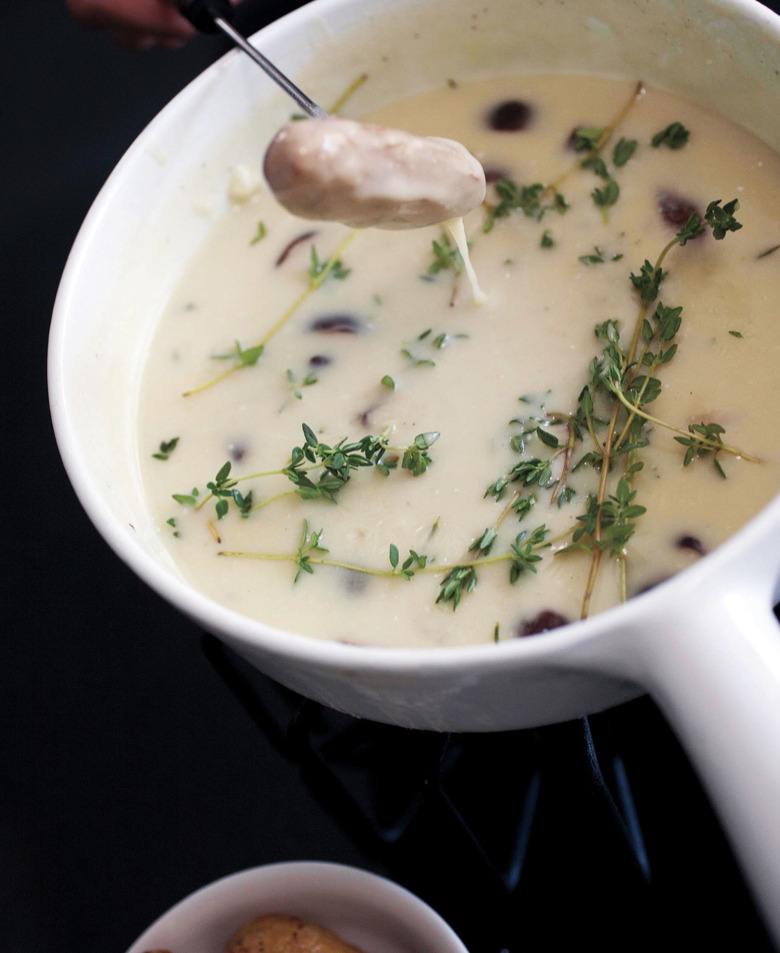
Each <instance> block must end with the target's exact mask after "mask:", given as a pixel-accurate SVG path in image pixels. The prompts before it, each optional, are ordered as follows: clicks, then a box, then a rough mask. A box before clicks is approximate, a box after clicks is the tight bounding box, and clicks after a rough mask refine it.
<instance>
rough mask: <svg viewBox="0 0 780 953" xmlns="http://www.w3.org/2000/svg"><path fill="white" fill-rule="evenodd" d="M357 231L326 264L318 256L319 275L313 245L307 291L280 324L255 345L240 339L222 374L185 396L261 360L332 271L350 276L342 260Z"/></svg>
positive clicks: (202, 389) (341, 275) (186, 392)
mask: <svg viewBox="0 0 780 953" xmlns="http://www.w3.org/2000/svg"><path fill="white" fill-rule="evenodd" d="M357 234H358V232H357V231H353V232H350V234H349V235H348V236H347V237H346V238H345V239H344V241H343V242H342V243H341V244H340V245H339V247H338V248H337V249H336V251H335V252H334V253H333V254H332V255H331V256H330V258H328V259H327V261H326V262H325V263H324V264H322V263H320V262H319V259H317V273H316V274H315V275H312V273H311V271H312V269H314V261H315V258H316V254H317V253H316V249H315V248H314V246H313V245H312V267H311V269H310V272H309V283H308V286H307V288H306V290H305V291H304V292H303V294H301V295H300V296H299V297H298V298H297V300H296V301H294V302H293V304H292V305H291V306H290V307H289V308H288V309H287V311H285V312H284V314H283V315H282V316H281V318H279V320H278V321H277V322H276V324H274V325H273V326H272V327H271V328H270V329H269V330H268V331H267V332H266V333H265V335H264V336H263V337H262V339H261V340H260V341H258V343H257V344H255V345H254V346H253V347H250V348H246V349H242V348H241V347H240V345H239V344H238V342H236V351H235V352H234V353H233V354H232V355H228V356H229V357H233V358H234V362H233V364H231V366H230V367H229V368H228V369H227V370H226V371H223V372H222V373H221V374H218V375H217V376H216V377H214V378H212V379H211V380H209V381H206V383H205V384H200V385H199V386H198V387H193V388H191V389H190V390H188V391H185V392H184V394H183V395H182V396H183V397H191V396H192V395H193V394H199V393H201V392H202V391H204V390H207V389H208V388H210V387H213V386H214V385H215V384H219V383H220V381H223V380H225V378H226V377H229V376H230V375H231V374H233V373H235V372H236V371H238V370H241V369H242V368H245V367H252V366H254V365H255V364H257V362H258V360H259V358H260V357H261V356H262V355H263V353H264V352H265V347H266V345H267V344H268V342H269V341H270V340H271V338H273V336H274V335H275V334H276V333H277V332H278V331H279V330H281V328H282V327H284V325H285V324H286V323H287V322H288V321H289V320H290V318H291V317H292V316H293V315H294V314H295V312H296V311H297V310H298V309H299V308H300V307H301V305H302V304H303V303H304V302H305V301H306V300H307V299H308V298H309V297H310V296H311V295H312V294H314V292H315V291H316V290H317V289H318V288H319V287H320V286H321V285H322V284H323V282H324V281H325V279H326V278H327V277H328V275H330V273H331V271H333V270H334V269H335V270H336V271H337V276H340V277H342V278H344V277H346V275H347V274H348V273H349V271H348V270H347V269H344V268H343V266H342V264H341V256H342V255H343V254H344V252H345V251H346V250H347V248H348V247H349V246H350V244H351V243H352V242H353V241H354V239H355V237H356V236H357ZM320 266H321V267H320Z"/></svg>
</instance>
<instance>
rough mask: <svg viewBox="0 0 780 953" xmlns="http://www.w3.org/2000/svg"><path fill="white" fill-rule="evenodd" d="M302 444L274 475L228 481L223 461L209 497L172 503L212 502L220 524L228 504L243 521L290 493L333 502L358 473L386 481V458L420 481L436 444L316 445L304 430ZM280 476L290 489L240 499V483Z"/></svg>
mask: <svg viewBox="0 0 780 953" xmlns="http://www.w3.org/2000/svg"><path fill="white" fill-rule="evenodd" d="M302 430H303V438H304V439H303V442H302V443H301V444H300V445H299V446H296V447H293V449H292V451H291V453H290V460H289V462H288V464H287V465H286V466H284V467H281V468H279V469H276V470H265V471H262V472H260V473H249V474H246V475H244V476H241V477H234V476H233V475H232V463H231V462H230V461H227V462H226V463H225V464H223V466H222V467H220V469H219V470H218V472H217V474H216V476H215V477H214V479H213V480H210V481H208V482H207V483H206V490H207V491H208V493H207V494H206V495H204V496H201V495H200V493H199V491H198V490H197V488H195V489H193V490H192V492H191V493H176V494H174V495H173V499H174V500H176V502H177V503H181V504H182V505H184V506H192V507H195V509H196V510H200V509H202V508H203V507H204V506H206V504H207V503H209V502H210V501H211V500H215V501H216V503H215V512H216V516H217V519H218V520H220V519H222V518H223V517H224V516H226V515H227V513H228V510H229V507H230V503H231V502H233V503H234V504H235V506H236V507H237V509H238V511H239V512H240V514H241V516H242V517H247V516H249V515H250V514H251V513H252V512H254V511H255V510H258V509H261V508H263V507H265V506H268V504H269V503H271V502H274V501H275V500H278V499H281V498H282V497H285V496H289V495H290V494H292V493H294V494H297V495H298V496H299V497H300V498H301V499H302V500H318V499H322V500H327V501H329V502H331V503H335V502H336V497H337V495H338V494H339V492H340V491H341V490H342V489H343V487H344V486H345V485H346V484H347V483H348V482H349V480H350V479H351V477H352V475H353V473H354V472H355V471H357V470H361V469H365V468H370V467H374V468H376V469H377V470H378V471H379V472H381V473H383V474H385V475H387V474H389V472H390V470H391V469H393V468H394V461H388V460H385V455H386V454H387V453H388V452H393V453H399V454H401V468H402V469H404V470H407V471H408V472H409V473H410V474H411V475H412V476H415V477H417V476H421V475H422V474H423V473H425V472H426V471H427V469H428V468H429V467H430V466H431V464H432V462H433V461H432V458H431V455H430V453H429V450H430V448H431V447H432V446H433V444H434V443H435V442H436V441H437V440H438V439H439V436H440V435H439V433H438V432H437V431H430V432H428V433H421V434H418V435H417V436H416V437H415V438H414V440H413V441H412V442H411V443H410V444H408V445H407V446H392V445H391V444H390V443H389V441H388V438H387V436H386V435H384V434H380V435H378V436H373V435H367V436H365V437H361V438H360V439H359V440H348V439H347V438H346V437H345V438H343V439H342V440H339V441H338V442H337V443H336V444H334V445H330V444H326V443H323V442H322V441H321V440H319V439H318V437H317V435H316V434H315V433H314V431H313V430H312V428H311V427H310V426H309V425H308V424H303V425H302ZM271 476H284V477H286V478H287V479H288V480H289V482H290V483H292V484H293V486H294V487H295V489H294V490H287V491H286V492H282V493H279V494H277V495H276V496H273V497H269V498H267V499H265V500H261V501H260V502H258V503H255V502H254V501H253V498H252V493H251V491H250V492H249V493H247V494H246V495H244V494H242V493H241V491H240V490H239V489H238V487H237V484H238V483H239V482H241V481H244V482H245V481H248V480H257V479H260V478H262V477H271Z"/></svg>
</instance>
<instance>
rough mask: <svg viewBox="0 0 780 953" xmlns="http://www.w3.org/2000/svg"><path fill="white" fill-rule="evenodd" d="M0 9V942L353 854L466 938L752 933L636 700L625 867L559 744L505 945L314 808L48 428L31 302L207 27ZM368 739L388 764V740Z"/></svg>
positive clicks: (689, 940)
mask: <svg viewBox="0 0 780 953" xmlns="http://www.w3.org/2000/svg"><path fill="white" fill-rule="evenodd" d="M295 5H296V4H294V3H283V2H267V0H259V2H253V0H247V3H246V4H245V7H244V9H243V10H242V12H241V14H240V17H239V20H238V22H237V25H238V26H239V27H240V28H241V29H243V30H244V31H245V32H251V31H252V30H254V29H256V28H259V27H260V26H262V25H263V24H264V23H265V22H267V21H270V20H272V19H274V18H276V17H277V16H279V15H280V14H282V13H284V12H286V10H287V9H290V8H292V6H295ZM4 13H5V16H4V18H3V26H2V33H0V50H1V51H2V55H1V56H0V116H1V117H2V129H3V136H4V141H3V147H2V153H1V154H0V173H1V178H0V202H1V203H2V206H1V209H2V218H1V219H0V221H2V231H1V232H0V234H2V249H1V252H2V254H0V279H1V280H0V302H1V303H2V312H1V313H2V320H3V330H4V334H3V342H2V348H1V349H0V353H1V354H2V382H3V387H4V400H3V423H2V427H3V430H2V450H3V477H4V479H3V500H4V507H3V514H2V523H3V535H2V540H3V543H2V551H3V575H2V578H3V600H4V606H3V609H4V611H3V613H2V616H1V618H2V619H3V620H4V621H3V629H4V631H3V633H2V638H0V679H2V693H1V694H0V704H1V705H2V707H1V708H0V718H2V728H1V729H0V950H3V951H9V953H10V951H18V953H21V951H26V950H36V951H42V950H48V949H52V948H56V949H58V950H63V951H75V950H89V951H93V953H122V951H124V950H125V949H126V948H127V947H128V946H129V945H130V944H131V943H132V941H133V940H134V939H135V938H136V936H137V935H138V934H140V933H141V932H142V930H143V929H145V927H146V926H147V925H148V923H150V922H151V921H152V920H153V919H155V918H156V917H157V916H158V915H159V914H160V913H162V912H163V911H164V910H165V909H166V908H167V907H169V906H170V905H172V904H173V903H175V902H176V901H178V900H179V899H180V898H182V897H183V896H185V895H186V894H188V893H189V892H191V891H192V890H194V889H196V888H198V887H200V886H202V885H203V884H205V883H208V882H210V881H212V880H214V879H216V878H218V877H221V876H223V875H225V874H229V873H232V872H234V871H237V870H240V869H243V868H246V867H251V866H255V865H257V864H263V863H268V862H272V861H279V860H295V859H320V860H332V861H337V862H342V863H351V864H357V865H360V866H363V867H366V868H368V869H371V870H374V871H376V872H378V873H382V874H390V875H392V876H394V877H396V878H397V879H399V880H401V881H402V882H405V883H407V884H409V885H411V886H413V887H414V888H415V889H417V890H418V891H419V892H421V893H423V894H424V895H425V896H426V898H427V899H430V900H431V901H432V902H433V903H434V905H436V906H438V907H439V908H440V909H442V912H443V913H445V915H447V916H448V917H449V919H451V920H452V922H453V924H454V925H455V927H456V928H457V929H458V930H459V932H461V934H462V935H463V937H464V940H466V941H467V942H468V943H469V945H470V946H471V948H472V953H498V951H499V949H500V945H511V948H512V953H519V951H520V950H521V949H522V950H529V951H535V950H543V949H544V950H558V949H564V948H566V949H569V948H570V947H572V946H573V945H574V944H575V943H577V941H580V942H583V941H585V942H595V943H596V946H597V948H600V949H602V950H608V951H612V950H615V951H617V950H633V951H636V950H642V949H645V948H647V949H649V948H651V946H652V947H654V948H658V946H659V945H663V948H665V949H667V950H688V949H694V948H696V949H698V948H710V949H723V948H725V946H724V944H723V942H722V938H723V936H724V931H727V930H729V929H733V930H736V931H737V934H738V936H739V937H740V940H739V942H738V943H737V944H736V946H737V949H740V950H748V951H753V953H755V951H763V950H768V949H769V946H768V944H767V941H766V939H765V937H764V935H763V933H762V930H761V927H760V925H759V923H758V920H757V918H756V915H755V912H754V910H753V907H752V905H751V902H750V900H749V898H748V896H747V893H746V891H745V889H744V887H743V885H742V882H741V880H740V878H739V875H738V873H737V871H736V868H735V865H734V862H733V860H732V858H731V855H730V853H729V851H728V848H727V846H726V844H725V842H724V840H723V837H722V834H721V832H720V829H719V827H718V825H717V823H716V822H715V820H714V819H713V817H712V814H711V812H710V809H709V807H708V805H707V802H706V799H705V798H704V796H703V795H702V792H701V790H700V789H699V786H698V783H697V781H696V779H695V777H694V776H693V774H692V772H691V769H690V767H689V766H688V763H687V761H686V759H685V757H684V756H683V754H682V753H681V752H680V750H679V748H678V746H677V744H676V742H675V740H674V738H673V737H672V735H671V733H670V732H669V730H668V728H667V726H666V725H665V723H664V721H663V719H662V718H661V717H660V716H659V714H658V712H657V711H656V710H655V708H654V706H653V705H652V704H651V703H650V702H649V701H648V700H646V699H642V700H639V701H637V702H634V703H631V704H629V705H626V706H623V707H621V708H620V709H617V710H616V711H614V712H612V713H611V714H610V716H609V720H610V731H611V732H612V734H613V735H614V736H615V737H616V738H617V743H618V745H619V748H620V750H621V751H622V753H623V758H624V761H625V764H626V767H627V770H628V775H629V778H630V781H631V784H632V787H633V790H634V795H635V798H636V804H637V810H638V815H639V819H640V822H641V824H642V828H643V832H644V836H645V841H646V844H647V850H648V855H649V860H650V867H651V872H652V876H651V880H650V883H649V884H645V883H644V882H643V883H641V884H638V882H637V881H636V880H635V879H632V878H631V877H630V876H628V877H627V876H625V875H624V874H623V873H622V872H621V869H620V867H619V866H618V865H616V864H617V861H618V860H619V857H616V856H615V853H611V852H610V849H609V838H608V837H606V836H602V835H601V832H600V828H599V826H598V823H597V822H596V821H593V820H592V819H591V818H590V817H589V814H588V809H589V804H588V800H589V798H588V795H587V794H585V795H584V796H581V794H580V789H579V788H578V787H577V782H576V781H572V780H571V779H570V778H569V777H568V774H567V771H568V766H567V764H566V763H565V757H566V751H567V748H566V743H565V742H564V743H562V745H561V758H562V759H564V763H562V764H558V765H557V767H556V768H554V769H553V770H552V771H551V772H549V775H548V776H549V778H550V780H549V782H548V785H547V788H546V789H545V790H546V794H545V796H544V798H543V800H542V802H541V805H542V807H541V808H540V811H539V823H538V825H537V827H536V828H534V831H533V833H532V835H531V840H530V842H529V849H528V855H527V859H526V865H525V868H524V870H523V874H522V877H521V880H520V885H519V888H518V890H517V892H516V895H515V897H514V899H513V903H514V904H516V914H517V920H518V921H519V922H520V923H521V924H522V930H523V932H522V933H520V934H519V935H521V936H522V937H523V941H522V943H518V942H516V940H515V939H514V938H512V939H511V941H510V939H507V940H505V941H502V942H501V943H500V944H498V945H494V941H493V940H492V939H491V940H490V941H487V940H485V941H484V942H481V941H480V936H484V935H485V933H484V932H483V931H481V930H480V928H479V927H478V926H477V924H478V923H479V919H480V918H481V917H483V916H485V915H486V914H489V911H488V910H486V909H485V908H484V906H483V905H482V904H481V903H480V904H474V905H469V904H468V903H464V902H462V901H461V900H460V899H457V900H456V899H455V892H456V888H455V887H454V886H453V887H451V885H450V884H448V883H445V882H444V880H443V879H442V876H443V875H442V874H441V873H440V872H438V873H437V870H438V867H437V862H436V858H433V859H432V858H430V857H427V858H426V863H425V864H423V865H421V867H420V868H419V871H418V876H415V873H414V869H413V865H411V866H410V865H409V863H408V858H407V860H406V861H405V862H404V863H401V862H400V861H399V860H398V858H397V857H394V856H393V855H392V853H388V852H383V851H382V850H380V849H375V846H374V845H373V844H372V843H371V842H370V841H368V840H365V839H363V838H362V837H361V836H360V835H359V834H358V833H357V832H356V831H355V830H354V829H353V828H352V827H351V826H350V824H349V823H348V822H346V821H345V820H344V819H343V818H341V817H339V816H338V812H337V811H335V812H334V811H333V810H331V809H330V807H329V806H328V802H327V800H326V799H325V798H324V794H323V791H322V789H321V788H320V787H319V786H318V785H317V783H316V778H313V777H312V776H311V774H310V773H309V772H307V771H306V770H304V769H302V768H301V766H300V765H299V764H298V763H297V762H296V760H295V759H294V758H290V757H288V754H289V752H286V751H280V750H279V749H278V748H277V747H276V746H275V744H274V743H273V741H272V739H271V738H269V735H268V733H267V732H264V731H262V730H259V729H258V727H257V726H256V725H255V724H254V723H253V721H252V719H251V718H250V717H248V715H247V712H246V711H245V710H244V709H243V708H242V707H241V705H240V704H239V702H238V701H237V700H236V698H235V697H234V695H233V693H232V692H231V691H230V690H229V689H228V687H227V685H226V684H225V682H224V681H223V679H222V678H221V677H220V675H219V674H218V672H217V671H216V670H215V667H214V665H213V664H212V662H211V661H210V660H209V656H208V653H207V652H206V651H204V643H203V640H202V638H201V634H200V633H199V631H198V630H197V629H196V628H195V627H194V626H193V625H192V623H190V622H189V621H187V620H185V619H184V618H182V617H181V616H179V615H178V614H177V613H176V612H174V611H173V610H172V609H170V608H169V607H168V606H167V605H166V604H164V603H163V602H162V601H161V600H160V599H159V598H158V597H156V596H155V595H154V594H152V593H151V592H150V591H148V590H147V589H146V588H145V587H144V586H143V585H142V584H141V583H139V582H138V581H137V580H136V579H135V577H134V576H133V575H132V574H131V573H130V572H129V571H128V570H126V569H125V568H124V566H123V565H122V564H120V562H119V560H118V559H117V558H116V557H115V556H114V555H113V554H112V553H111V552H110V551H109V550H108V548H107V547H106V545H105V544H104V543H103V542H102V540H101V539H100V538H99V537H98V535H97V533H96V532H95V530H94V529H93V527H92V526H91V524H90V523H89V522H88V520H87V518H86V517H85V515H84V514H83V512H82V510H81V509H80V507H79V505H78V503H77V502H76V500H75V497H74V494H73V492H72V490H71V489H70V485H69V483H68V481H67V479H66V477H65V475H64V472H63V469H62V466H61V463H60V460H59V456H58V453H57V449H56V447H55V444H54V439H53V435H52V431H51V425H50V421H49V413H48V403H47V393H46V373H45V360H46V346H47V335H48V325H49V318H50V314H51V309H52V304H53V301H54V296H55V293H56V288H57V284H58V281H59V277H60V274H61V272H62V269H63V267H64V264H65V260H66V256H67V254H68V250H69V248H70V245H71V243H72V241H73V239H74V237H75V235H76V232H77V230H78V228H79V225H80V223H81V221H82V219H83V218H84V216H85V215H86V213H87V211H88V209H89V206H90V204H91V202H92V200H93V199H94V197H95V195H96V194H97V192H98V191H99V189H100V187H101V185H102V184H103V182H104V181H105V179H106V177H107V176H108V174H109V173H110V171H111V169H112V167H113V166H114V165H115V163H116V162H117V161H118V159H119V158H120V157H121V155H122V154H123V152H124V151H125V150H126V148H127V147H128V146H129V145H130V144H131V142H132V141H133V139H134V138H135V136H136V135H137V134H138V133H139V132H140V131H141V130H142V129H143V127H144V126H145V125H146V124H147V122H148V121H149V120H150V119H151V118H152V117H153V116H154V115H155V114H156V113H157V112H158V111H159V109H160V108H161V107H162V106H163V105H165V103H166V102H167V101H168V100H169V99H170V98H171V97H172V96H173V95H174V94H175V93H177V92H178V91H179V90H180V89H181V88H182V87H183V86H184V85H185V84H186V83H187V82H188V81H189V80H190V79H191V78H193V77H194V76H195V75H197V74H198V73H199V72H200V71H201V70H202V69H204V68H205V67H206V66H207V65H208V64H209V63H210V62H211V61H212V60H213V59H215V58H216V57H217V56H219V55H221V54H222V53H223V52H224V51H225V49H226V46H225V45H224V44H223V42H222V41H221V40H220V39H218V38H207V37H199V38H196V39H195V40H194V41H193V42H192V43H190V44H189V45H188V46H187V47H186V48H184V49H182V50H179V51H176V52H164V51H150V52H147V53H144V54H130V53H126V52H124V51H121V50H119V49H118V48H117V47H116V46H114V45H113V44H112V43H111V41H110V40H108V39H107V38H106V37H104V36H103V35H101V34H98V33H94V32H89V31H86V30H84V29H82V28H80V27H78V26H77V25H75V24H74V23H72V22H71V21H70V20H69V18H68V16H67V14H66V12H65V10H64V6H63V4H62V3H61V2H59V0H22V2H17V3H16V4H13V5H9V9H8V10H5V11H4ZM263 690H264V689H263V686H262V684H260V691H261V692H262V691H263ZM597 727H598V726H597ZM555 731H556V730H555V729H553V731H552V733H548V735H547V740H549V739H550V737H552V740H553V744H554V743H555V738H556V733H555ZM566 732H567V728H566V726H564V727H563V728H562V729H560V733H561V737H564V736H565V735H566ZM390 743H391V744H395V745H396V746H397V750H398V753H399V756H400V760H401V762H403V749H404V736H403V733H397V734H396V735H395V736H393V737H391V739H390ZM522 750H523V749H522V746H520V748H519V750H518V755H517V757H518V759H521V757H522ZM521 768H522V765H521V764H519V763H518V771H520V770H521ZM504 770H506V766H504ZM510 778H511V772H510ZM489 781H490V779H489V777H485V778H482V779H480V782H481V784H482V785H483V786H485V785H488V784H489ZM511 793H512V791H511V783H510V795H511ZM518 796H519V795H518ZM429 849H431V845H430V844H426V845H425V850H426V851H427V850H429ZM433 849H434V850H435V851H440V852H441V857H442V858H443V859H444V863H443V867H444V868H448V869H450V870H453V869H457V862H456V861H455V860H453V861H452V863H450V862H449V861H448V860H447V853H448V851H450V850H453V851H454V850H455V849H456V848H455V846H454V843H453V842H452V841H449V840H448V839H447V838H446V837H445V838H443V839H442V841H441V843H437V844H434V845H433ZM617 854H619V850H618V851H617ZM426 865H427V866H426ZM487 932H489V931H487ZM175 953H186V951H175Z"/></svg>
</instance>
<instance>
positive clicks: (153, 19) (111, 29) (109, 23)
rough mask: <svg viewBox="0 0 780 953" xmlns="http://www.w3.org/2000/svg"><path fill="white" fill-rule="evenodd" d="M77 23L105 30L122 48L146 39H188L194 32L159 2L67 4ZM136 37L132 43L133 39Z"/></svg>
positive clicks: (70, 0)
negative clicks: (156, 37)
mask: <svg viewBox="0 0 780 953" xmlns="http://www.w3.org/2000/svg"><path fill="white" fill-rule="evenodd" d="M66 3H67V7H68V10H69V11H70V13H71V15H72V16H73V17H74V19H76V20H77V21H78V22H79V23H81V24H82V25H84V26H86V27H91V28H93V29H101V30H106V31H107V32H108V33H110V34H111V35H112V36H114V38H115V39H116V40H117V42H119V43H121V44H122V45H123V46H125V45H127V44H130V45H131V47H133V48H136V47H135V44H138V43H144V42H146V41H147V40H148V39H149V37H152V38H153V37H155V36H159V37H171V38H179V39H187V38H188V37H190V36H192V35H193V34H194V32H195V30H194V27H193V26H192V24H190V23H189V21H188V20H186V19H185V18H184V17H183V16H182V15H181V14H180V13H179V12H178V10H176V9H175V8H174V7H173V6H169V5H168V4H167V3H163V2H161V0H113V2H112V0H66ZM133 34H135V35H136V36H135V39H134V38H133Z"/></svg>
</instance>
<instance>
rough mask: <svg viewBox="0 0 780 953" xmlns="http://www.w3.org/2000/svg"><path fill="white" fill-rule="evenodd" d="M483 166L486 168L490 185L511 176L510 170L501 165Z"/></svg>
mask: <svg viewBox="0 0 780 953" xmlns="http://www.w3.org/2000/svg"><path fill="white" fill-rule="evenodd" d="M482 168H483V169H484V170H485V182H487V184H488V185H493V184H494V183H496V182H500V181H501V179H508V178H510V175H509V172H508V171H507V170H506V169H505V168H503V167H502V166H500V165H483V167H482Z"/></svg>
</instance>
